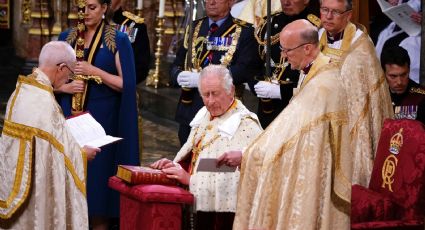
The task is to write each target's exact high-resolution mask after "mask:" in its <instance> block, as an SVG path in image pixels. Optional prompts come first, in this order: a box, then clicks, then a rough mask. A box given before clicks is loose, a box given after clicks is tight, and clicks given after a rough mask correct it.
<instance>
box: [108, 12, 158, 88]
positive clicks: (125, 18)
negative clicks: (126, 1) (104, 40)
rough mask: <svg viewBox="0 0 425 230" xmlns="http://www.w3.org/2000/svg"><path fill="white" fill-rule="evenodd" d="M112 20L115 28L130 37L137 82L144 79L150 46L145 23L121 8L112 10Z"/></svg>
mask: <svg viewBox="0 0 425 230" xmlns="http://www.w3.org/2000/svg"><path fill="white" fill-rule="evenodd" d="M113 21H114V23H116V24H117V25H116V26H117V30H119V31H121V32H124V33H126V34H127V35H128V38H129V39H130V42H131V46H132V47H133V53H134V63H135V66H136V83H137V84H138V83H140V82H142V81H143V80H145V79H146V77H147V75H148V72H149V62H150V47H149V37H148V33H147V30H146V25H145V24H144V20H143V18H141V17H139V16H136V15H134V14H132V13H130V12H128V11H123V10H122V8H119V9H118V10H117V11H115V12H114V16H113Z"/></svg>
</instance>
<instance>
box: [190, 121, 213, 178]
mask: <svg viewBox="0 0 425 230" xmlns="http://www.w3.org/2000/svg"><path fill="white" fill-rule="evenodd" d="M208 126H210V125H208ZM208 126H207V127H206V128H207V130H208V131H209V132H211V130H210V129H209V128H208ZM198 130H199V127H198V128H197V129H196V131H195V134H194V135H193V141H192V153H193V155H192V160H191V162H190V164H191V170H190V172H189V173H190V174H193V170H194V169H195V164H196V161H198V158H199V154H200V153H201V152H202V150H204V149H205V148H206V147H208V146H210V145H211V144H212V143H213V142H214V141H215V140H217V139H218V138H219V137H220V135H218V134H215V135H214V136H213V137H212V138H211V139H210V140H209V141H207V142H206V143H205V144H204V145H202V141H203V140H204V137H205V135H206V133H207V130H204V133H203V134H202V136H201V137H200V138H199V141H198V144H196V143H195V140H196V139H197V138H196V135H197V134H198Z"/></svg>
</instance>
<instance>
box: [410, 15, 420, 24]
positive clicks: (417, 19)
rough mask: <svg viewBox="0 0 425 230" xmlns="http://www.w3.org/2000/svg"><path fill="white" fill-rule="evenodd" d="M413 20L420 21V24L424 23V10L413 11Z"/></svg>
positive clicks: (411, 16)
mask: <svg viewBox="0 0 425 230" xmlns="http://www.w3.org/2000/svg"><path fill="white" fill-rule="evenodd" d="M410 18H411V19H412V21H414V22H416V23H418V24H419V25H420V24H421V23H422V12H413V13H412V14H411V15H410Z"/></svg>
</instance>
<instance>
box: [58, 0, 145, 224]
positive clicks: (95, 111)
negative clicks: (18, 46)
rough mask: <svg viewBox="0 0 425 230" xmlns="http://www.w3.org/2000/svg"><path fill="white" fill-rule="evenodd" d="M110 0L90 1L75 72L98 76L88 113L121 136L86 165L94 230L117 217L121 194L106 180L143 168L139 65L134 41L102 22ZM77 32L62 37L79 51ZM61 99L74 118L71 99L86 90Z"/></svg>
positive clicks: (75, 87) (67, 89)
mask: <svg viewBox="0 0 425 230" xmlns="http://www.w3.org/2000/svg"><path fill="white" fill-rule="evenodd" d="M109 3H110V0H87V1H86V4H87V5H86V8H85V15H84V16H85V17H84V21H85V22H84V23H85V26H86V29H85V33H84V36H85V40H84V42H85V44H84V58H85V61H82V62H78V63H77V65H76V67H75V74H82V75H94V76H99V77H100V78H101V79H102V82H103V83H102V84H97V83H95V82H94V81H87V84H88V85H87V91H86V100H85V108H84V110H85V111H88V112H90V113H91V115H92V116H93V117H94V118H95V119H96V120H97V121H98V122H99V123H100V124H101V125H102V126H103V128H104V129H105V131H106V134H108V135H112V136H117V137H122V138H124V139H123V140H122V141H120V142H118V143H117V144H110V145H108V146H104V147H102V152H101V153H99V154H98V156H97V157H96V159H95V160H93V161H91V162H89V163H88V165H87V201H88V209H89V216H90V224H91V226H92V227H93V229H107V228H108V225H109V221H110V219H111V218H116V217H118V215H119V194H118V193H117V192H116V191H113V190H112V189H110V188H108V178H109V177H110V176H113V175H115V174H116V170H117V165H118V164H131V165H139V152H138V132H137V109H136V84H135V79H136V77H135V76H136V75H135V66H134V60H133V51H132V48H131V43H130V41H129V39H128V37H127V35H126V34H124V33H122V32H119V31H117V30H116V29H115V27H114V26H112V25H109V24H108V22H107V21H106V20H105V19H103V18H104V16H103V15H105V14H106V12H107V9H108V5H109ZM76 37H77V31H76V28H72V29H69V30H67V31H65V32H62V33H61V34H60V35H59V40H64V41H67V42H68V43H70V44H71V45H72V46H73V47H75V43H76ZM56 92H59V93H62V94H60V96H59V97H58V98H59V101H60V104H61V107H62V109H63V112H64V115H65V116H70V115H71V98H72V94H74V93H76V92H83V84H82V83H81V82H79V81H73V82H70V83H68V84H66V85H65V86H63V87H61V88H60V89H56Z"/></svg>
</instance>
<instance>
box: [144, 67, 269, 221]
mask: <svg viewBox="0 0 425 230" xmlns="http://www.w3.org/2000/svg"><path fill="white" fill-rule="evenodd" d="M198 89H199V92H200V94H201V97H202V100H203V102H204V105H205V106H204V107H203V108H201V109H200V110H199V111H198V113H197V114H196V116H195V118H194V119H193V120H192V122H191V123H190V126H191V132H190V135H189V138H188V140H187V141H186V143H185V144H184V145H183V147H182V148H181V149H180V151H179V152H178V153H177V156H176V157H175V158H174V161H171V160H168V159H161V160H159V161H157V162H155V163H153V164H152V165H151V167H152V168H156V169H162V170H163V171H164V172H165V173H167V174H168V177H169V178H174V179H176V180H178V181H179V182H180V183H182V184H185V185H189V189H190V192H192V193H193V194H194V196H195V199H196V202H195V206H196V211H197V221H196V228H197V229H232V225H233V219H234V213H235V211H236V195H237V187H238V182H239V171H238V170H236V171H235V172H197V168H198V164H199V161H200V159H203V158H218V157H220V155H221V154H222V153H224V152H226V151H230V150H235V149H239V150H242V149H243V148H245V147H247V146H248V145H249V144H250V143H251V142H252V141H253V140H254V139H255V138H256V137H257V136H258V135H259V134H260V133H261V131H262V128H261V125H260V123H259V121H258V119H257V116H256V115H255V114H254V113H252V112H250V111H249V110H248V109H247V108H246V107H245V106H244V105H243V104H242V103H241V102H240V101H239V100H237V99H235V98H234V92H235V90H234V86H233V82H232V77H231V75H230V72H229V70H228V69H226V68H225V67H223V66H219V65H210V66H208V67H206V68H204V69H203V70H202V72H201V74H200V78H199V82H198ZM185 160H189V167H188V169H187V170H185V169H183V168H182V167H181V166H180V164H178V163H177V162H181V161H185ZM228 161H231V159H228ZM228 163H229V164H231V163H236V162H228ZM235 165H237V163H236V164H235Z"/></svg>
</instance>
